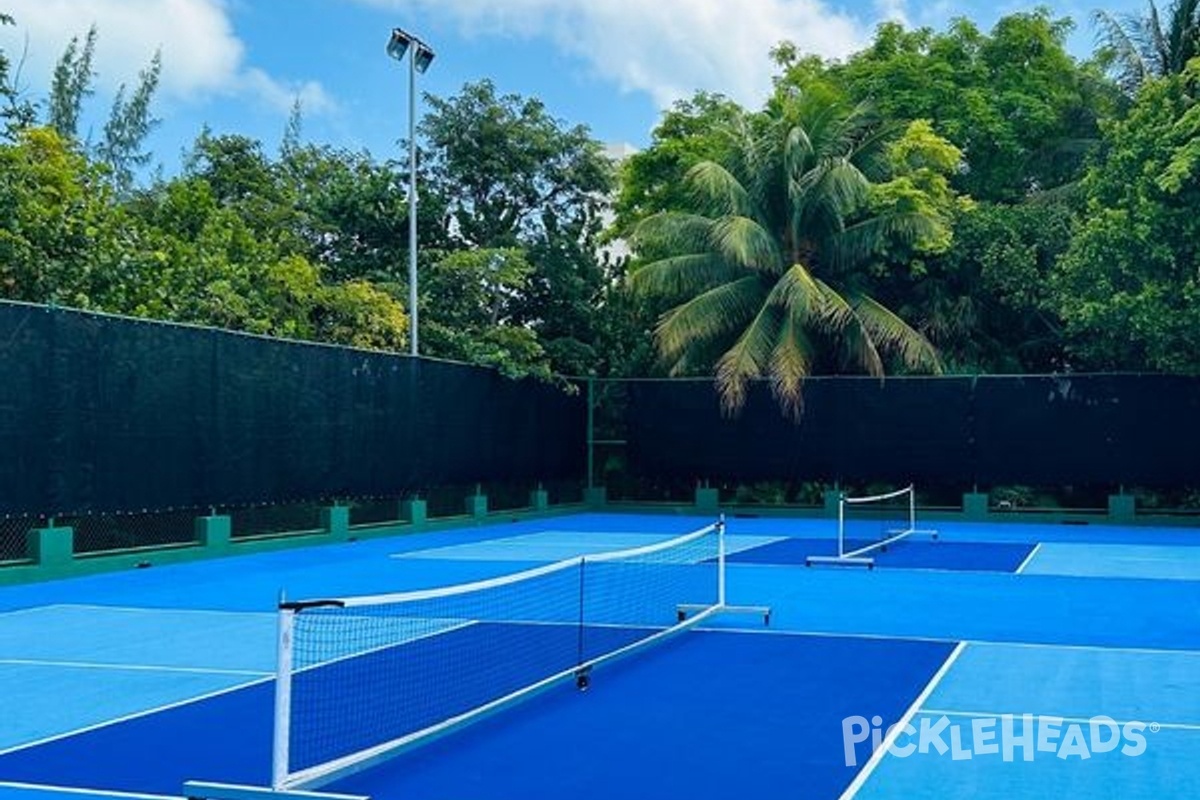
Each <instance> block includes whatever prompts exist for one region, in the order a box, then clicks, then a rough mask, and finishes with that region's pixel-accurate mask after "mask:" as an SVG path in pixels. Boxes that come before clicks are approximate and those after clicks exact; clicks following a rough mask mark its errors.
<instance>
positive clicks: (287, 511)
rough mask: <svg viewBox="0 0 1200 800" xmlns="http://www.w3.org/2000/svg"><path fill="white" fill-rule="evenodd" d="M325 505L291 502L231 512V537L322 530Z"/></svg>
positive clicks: (242, 537)
mask: <svg viewBox="0 0 1200 800" xmlns="http://www.w3.org/2000/svg"><path fill="white" fill-rule="evenodd" d="M322 508H325V504H322V503H291V504H286V505H271V506H248V507H245V508H234V509H229V510H227V511H225V512H223V513H226V514H228V515H229V524H230V528H231V535H232V536H233V538H234V539H245V538H248V537H252V536H279V535H285V534H288V535H303V534H311V533H318V532H320V531H321V530H323V526H322V520H321V509H322Z"/></svg>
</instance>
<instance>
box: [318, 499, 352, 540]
mask: <svg viewBox="0 0 1200 800" xmlns="http://www.w3.org/2000/svg"><path fill="white" fill-rule="evenodd" d="M321 527H322V528H323V529H324V530H325V533H327V534H329V537H330V538H331V539H333V540H334V541H338V542H344V541H347V540H348V539H349V538H350V506H344V505H342V504H341V503H334V504H333V505H331V506H326V507H325V508H322V509H321Z"/></svg>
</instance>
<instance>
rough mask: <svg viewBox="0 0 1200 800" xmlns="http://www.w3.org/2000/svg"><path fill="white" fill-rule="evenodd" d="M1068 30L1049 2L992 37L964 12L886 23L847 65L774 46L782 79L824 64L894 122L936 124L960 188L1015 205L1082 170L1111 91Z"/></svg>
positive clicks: (798, 79)
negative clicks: (926, 21) (916, 24)
mask: <svg viewBox="0 0 1200 800" xmlns="http://www.w3.org/2000/svg"><path fill="white" fill-rule="evenodd" d="M1071 29H1072V23H1071V22H1070V21H1069V20H1066V19H1055V18H1052V17H1051V16H1050V15H1049V12H1048V11H1047V10H1045V9H1040V10H1037V11H1032V12H1025V13H1017V14H1011V15H1008V16H1005V17H1002V18H1001V19H1000V20H999V21H998V22H997V23H996V25H995V26H994V27H993V28H992V30H991V31H990V33H984V32H983V31H981V30H980V29H979V28H978V27H977V26H976V25H975V24H974V23H972V22H970V21H968V20H965V19H958V20H955V21H954V22H952V23H951V24H950V26H949V28H948V29H947V30H945V31H941V32H935V31H933V30H931V29H928V28H921V29H917V30H906V29H905V28H904V27H903V26H901V25H900V24H899V23H894V22H889V23H885V24H883V25H881V26H880V28H879V30H878V31H877V32H876V35H875V39H874V41H873V42H872V43H871V45H870V46H869V47H867V48H866V49H864V50H862V51H861V52H859V53H856V54H855V55H853V56H851V57H850V58H849V59H847V60H846V61H845V62H844V63H841V64H837V63H835V64H822V63H821V62H819V61H815V60H814V59H812V58H811V57H808V58H804V57H800V56H799V55H797V54H796V53H795V51H794V49H788V48H781V49H779V50H777V51H776V58H777V60H778V61H779V62H780V64H781V66H782V67H783V69H784V73H783V75H782V76H781V77H780V78H779V83H780V84H781V86H782V87H786V86H788V85H804V83H805V82H806V81H807V80H809V78H810V76H812V75H813V74H814V72H816V73H818V74H820V75H823V76H825V78H826V79H827V80H830V81H832V82H834V83H835V84H836V85H838V86H840V87H842V89H843V91H844V92H845V93H846V94H847V96H848V97H849V99H850V100H851V101H854V102H861V101H869V102H871V103H873V104H874V105H875V107H876V108H877V109H878V110H879V113H880V115H881V116H882V117H883V118H885V119H888V120H893V121H897V122H910V121H913V120H917V119H928V120H930V121H931V122H932V123H933V126H934V129H935V130H936V131H937V132H938V133H939V134H940V135H942V136H945V137H946V138H947V139H949V140H950V141H951V142H952V143H953V144H954V145H955V146H957V147H958V148H959V149H961V150H962V151H963V154H964V164H965V169H962V170H960V171H959V172H958V173H956V174H955V176H954V186H955V188H956V189H958V190H959V191H961V192H963V193H966V194H969V195H970V196H971V197H973V198H975V199H976V200H979V201H1000V202H1014V201H1018V200H1021V199H1023V198H1025V197H1028V196H1029V195H1031V194H1033V193H1036V192H1038V191H1042V190H1046V189H1050V188H1053V187H1056V186H1061V185H1063V184H1066V183H1069V182H1071V181H1074V180H1076V179H1077V178H1078V177H1079V174H1080V172H1081V170H1082V167H1083V162H1084V157H1085V155H1086V153H1087V151H1088V149H1089V146H1090V145H1091V144H1093V143H1094V142H1095V140H1096V139H1097V138H1098V136H1099V129H1098V127H1097V122H1096V121H1097V117H1098V116H1103V115H1104V113H1105V108H1106V106H1107V105H1109V104H1110V103H1111V102H1112V101H1113V99H1114V98H1110V97H1109V95H1108V94H1107V93H1106V92H1107V90H1106V82H1105V81H1104V80H1103V77H1102V75H1101V74H1100V72H1099V69H1098V68H1097V67H1095V66H1094V65H1090V64H1078V63H1077V62H1076V61H1075V60H1074V59H1073V58H1072V57H1071V56H1070V54H1069V53H1068V52H1067V50H1066V37H1067V35H1068V33H1069V32H1070V31H1071Z"/></svg>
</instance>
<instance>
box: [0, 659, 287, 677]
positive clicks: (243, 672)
mask: <svg viewBox="0 0 1200 800" xmlns="http://www.w3.org/2000/svg"><path fill="white" fill-rule="evenodd" d="M0 665H12V666H19V667H73V668H78V669H106V670H112V671H114V672H125V671H128V672H183V673H191V674H196V675H239V676H243V677H249V678H261V677H264V676H269V675H272V674H274V673H272V672H268V671H266V670H261V669H224V668H221V667H212V668H210V667H172V666H165V665H161V664H120V663H113V662H103V661H60V660H55V659H42V658H0Z"/></svg>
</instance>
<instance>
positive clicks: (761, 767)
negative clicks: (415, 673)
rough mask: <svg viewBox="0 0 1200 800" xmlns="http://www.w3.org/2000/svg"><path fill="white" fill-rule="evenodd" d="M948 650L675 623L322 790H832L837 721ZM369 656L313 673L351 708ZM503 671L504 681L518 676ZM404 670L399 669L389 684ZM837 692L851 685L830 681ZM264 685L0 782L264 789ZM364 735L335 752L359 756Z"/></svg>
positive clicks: (10, 766) (55, 751)
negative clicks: (578, 681) (580, 680)
mask: <svg viewBox="0 0 1200 800" xmlns="http://www.w3.org/2000/svg"><path fill="white" fill-rule="evenodd" d="M499 627H503V626H492V627H490V628H488V629H486V630H485V632H484V635H486V636H493V635H494V633H495V631H496V630H497V629H498V628H499ZM550 630H551V632H550V633H549V634H547V636H548V640H547V644H548V645H549V646H550V647H551V648H554V647H555V646H556V644H557V642H555V641H553V639H554V638H556V637H557V636H558V635H560V634H559V633H556V632H554V631H553V629H550ZM613 635H621V634H619V633H618V634H613ZM452 636H453V637H457V638H454V639H451V640H447V643H446V645H445V646H454V647H459V646H461V645H462V643H463V639H462V634H461V631H456V632H455V633H454V634H452ZM435 638H436V637H435ZM424 641H425V642H428V641H429V640H424ZM492 644H494V642H490V641H489V642H481V643H480V645H481V647H490V645H492ZM423 646H425V647H428V646H430V645H428V644H424V645H423ZM951 649H952V646H951V645H949V644H944V643H928V642H906V641H899V640H882V639H854V638H838V637H815V636H800V635H794V636H793V635H779V636H776V635H770V634H764V633H752V632H716V631H703V632H701V631H692V632H687V633H684V634H682V635H680V636H679V637H677V638H675V639H673V640H672V641H670V642H668V643H665V644H663V645H660V646H658V647H656V648H651V649H649V650H647V651H645V653H643V654H640V655H638V656H635V657H632V658H630V659H626V660H623V661H620V662H616V663H614V664H612V665H611V666H607V667H604V668H601V669H599V670H597V672H596V674H595V676H594V678H593V681H592V683H591V686H590V688H589V689H588V690H587V691H585V692H581V691H579V690H577V689H576V688H575V687H574V686H572V685H570V684H566V685H561V686H559V687H558V688H556V689H553V690H551V691H548V692H546V693H544V694H542V695H539V696H537V697H534V698H532V699H531V700H529V701H527V702H526V703H525V704H524V705H523V706H522V707H521V708H519V709H512V710H510V711H507V712H502V713H500V714H497V715H494V716H492V717H491V718H489V719H485V720H484V721H482V722H479V723H476V724H475V725H473V726H471V727H469V728H467V729H465V730H464V731H461V732H459V733H456V734H454V735H452V736H449V737H444V738H443V739H441V740H438V741H436V742H434V743H433V744H430V745H426V746H424V747H422V748H420V749H418V750H415V751H413V752H411V753H408V754H405V755H401V756H398V757H396V758H394V759H392V760H391V761H388V762H386V763H385V764H384V765H382V766H379V767H375V768H372V769H370V770H367V771H365V772H363V773H360V774H358V775H355V776H352V777H350V778H347V779H344V780H342V781H341V782H339V783H337V784H335V785H333V786H328V787H325V788H326V789H328V790H330V791H342V792H349V793H358V794H368V795H370V796H371V797H373V798H378V799H379V800H386V799H388V798H395V800H444V798H455V797H462V798H477V799H478V800H502V799H503V798H512V797H552V796H554V797H572V798H578V799H579V800H587V799H589V798H595V800H610V798H613V797H734V796H737V795H739V794H742V793H749V796H752V797H798V796H806V797H829V798H832V797H836V796H837V795H838V794H839V793H840V792H841V790H842V789H844V788H845V786H846V785H847V784H848V783H849V782H850V781H851V780H852V779H853V777H854V774H855V773H856V772H857V768H853V767H847V766H846V764H845V763H844V762H845V758H844V753H843V748H842V744H841V738H840V733H841V725H842V719H843V718H845V717H847V716H851V715H856V714H865V715H868V716H870V715H872V714H879V715H882V716H883V717H884V718H885V719H886V720H888V721H889V722H894V721H896V720H898V719H899V718H900V717H901V715H902V714H903V713H904V711H905V710H906V709H907V708H908V706H909V705H910V704H911V703H912V702H913V700H914V699H915V698H916V696H917V695H918V694H919V693H920V691H921V689H922V687H924V686H925V685H926V683H928V681H929V680H930V678H931V677H932V676H933V674H934V672H936V671H937V669H938V667H940V666H941V664H942V663H943V661H944V660H945V658H946V657H947V656H948V655H949V653H950V651H951ZM481 652H490V651H489V650H486V649H484V650H482V651H481ZM396 656H397V654H396V653H391V654H387V655H385V656H384V657H383V660H384V661H393V662H394V661H397V660H398V659H397V658H396ZM420 656H421V654H420V653H419V652H418V653H415V654H414V660H415V661H418V662H419V660H420ZM513 656H514V663H523V662H522V659H520V658H519V654H515V653H514V654H513ZM526 663H527V662H526ZM380 666H392V667H394V666H395V664H394V663H393V664H381V663H379V662H376V663H371V662H370V660H361V659H351V660H350V662H340V663H339V665H338V666H337V667H335V668H331V669H329V671H328V674H327V675H325V676H323V678H322V680H325V679H327V680H328V681H331V682H338V683H342V684H343V685H344V686H346V687H347V696H348V698H349V700H350V702H352V703H363V702H364V696H362V695H360V696H358V697H355V693H354V692H353V687H354V686H355V684H354V680H355V678H356V676H355V675H354V674H353V673H354V672H355V671H357V670H363V669H369V670H370V671H371V672H372V673H375V671H376V670H377V669H378V668H379V667H380ZM322 671H323V670H322V669H319V670H317V672H318V673H320V672H322ZM484 672H487V670H484ZM509 677H510V678H511V680H512V681H513V683H514V685H515V684H516V683H519V682H520V680H521V678H522V676H518V675H515V674H514V675H510V676H509ZM529 677H530V676H524V678H525V679H526V680H528V678H529ZM403 678H404V674H403V671H401V673H400V674H398V675H396V679H397V681H399V683H398V684H397V685H402V682H403ZM850 686H853V687H855V691H853V692H842V691H834V689H835V688H836V687H850ZM329 688H331V689H332V688H333V687H329ZM439 688H440V689H441V690H443V691H446V692H449V693H455V692H456V691H461V692H462V693H463V694H462V696H463V697H467V698H468V699H469V700H470V701H476V700H479V699H480V698H484V697H487V696H489V695H491V694H493V691H494V688H488V687H484V686H480V685H474V686H468V687H455V686H452V685H451V686H447V685H442V686H440V687H439ZM272 691H273V685H272V683H271V682H266V683H259V684H256V685H253V686H249V687H246V688H242V689H238V690H235V691H232V692H228V693H225V694H221V695H219V696H216V697H212V698H208V699H202V700H197V701H194V702H189V703H185V704H183V705H180V706H178V707H176V708H171V709H167V710H163V711H159V712H157V713H153V714H149V715H146V716H142V717H139V718H137V719H134V720H129V721H126V722H119V723H115V724H112V725H107V726H103V727H100V728H97V729H95V730H92V731H90V732H87V733H83V734H80V735H76V736H71V737H68V738H65V739H61V740H58V741H55V742H50V743H46V744H43V745H40V746H36V747H31V748H28V749H24V750H18V751H16V752H11V753H8V754H6V755H4V756H0V775H2V776H3V779H4V780H6V781H16V782H28V783H37V784H50V785H55V786H79V787H96V786H100V787H104V788H106V789H109V790H121V791H126V792H142V793H156V794H174V793H177V792H179V790H180V787H181V786H182V785H183V782H184V781H185V780H189V779H203V780H209V781H219V782H227V783H242V784H255V785H263V784H264V783H265V782H266V781H267V780H268V778H269V772H268V765H269V762H270V749H271V726H270V721H271V702H272ZM376 692H377V694H381V696H379V697H378V698H377V706H378V708H377V711H379V712H387V711H391V712H392V713H394V714H400V713H402V710H401V709H399V708H397V707H396V699H395V698H396V695H386V687H377V690H376ZM468 696H469V697H468ZM463 702H467V700H464V701H463ZM354 712H355V714H354V716H355V718H356V719H358V720H359V721H361V723H362V725H363V726H364V727H366V726H367V725H368V720H369V719H370V717H371V715H372V713H374V712H371V711H370V710H369V709H365V708H361V707H359V708H355V709H354ZM384 716H387V715H386V714H384ZM318 724H319V723H318ZM347 732H348V731H345V730H343V731H340V733H341V734H345V733H347ZM371 743H373V742H369V741H364V740H361V739H360V740H357V741H351V742H348V743H344V744H345V745H346V747H347V749H355V748H356V747H358V746H361V745H364V744H371ZM131 754H139V755H138V757H131ZM320 755H321V756H328V755H331V754H330V753H322V754H320ZM315 756H316V754H308V755H306V756H305V759H306V760H308V758H309V757H314V758H315Z"/></svg>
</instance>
